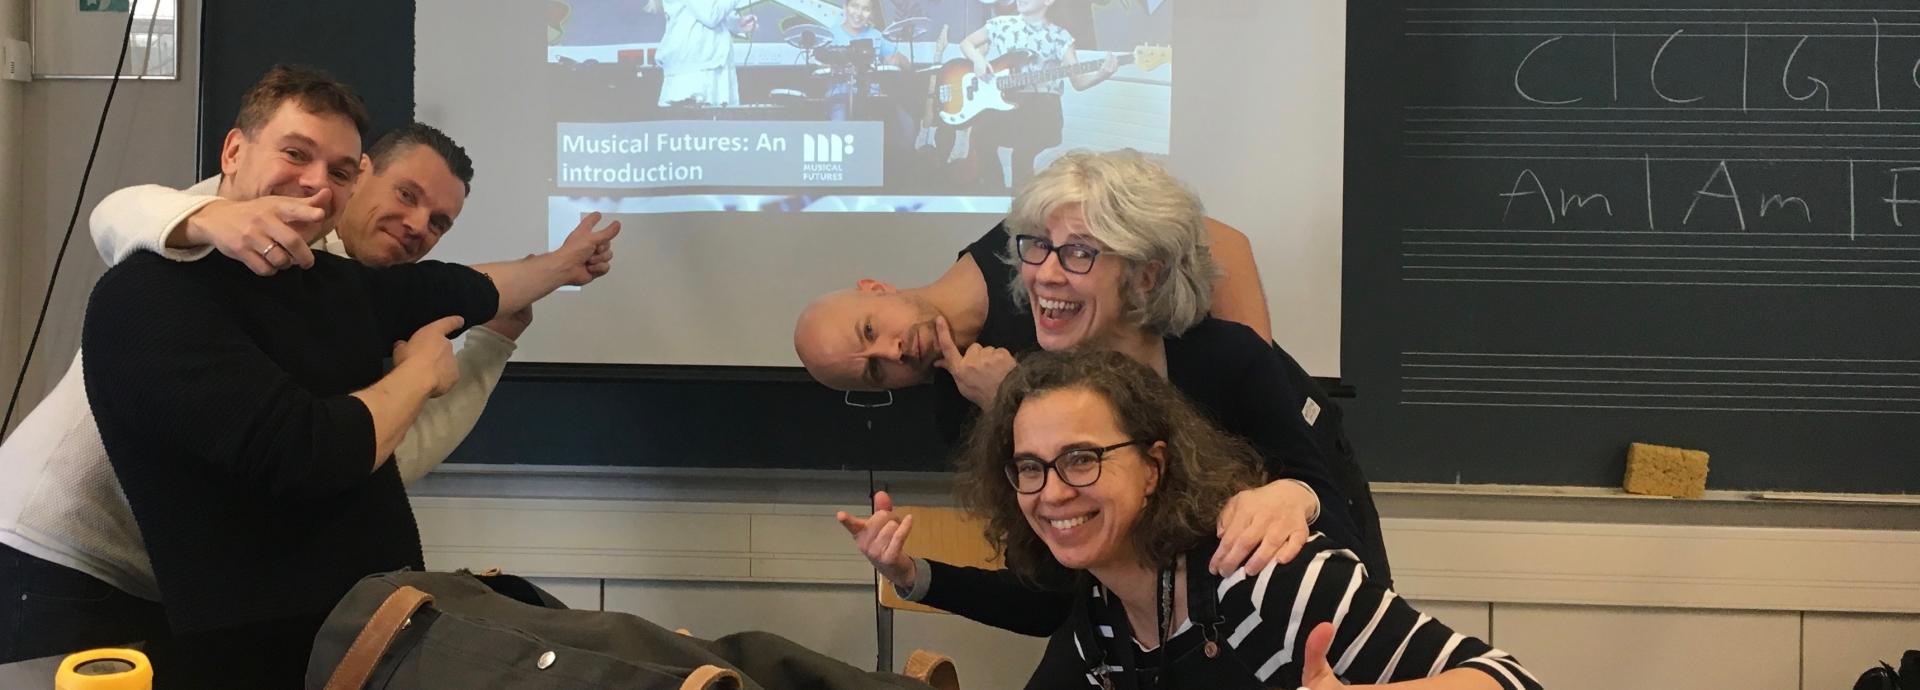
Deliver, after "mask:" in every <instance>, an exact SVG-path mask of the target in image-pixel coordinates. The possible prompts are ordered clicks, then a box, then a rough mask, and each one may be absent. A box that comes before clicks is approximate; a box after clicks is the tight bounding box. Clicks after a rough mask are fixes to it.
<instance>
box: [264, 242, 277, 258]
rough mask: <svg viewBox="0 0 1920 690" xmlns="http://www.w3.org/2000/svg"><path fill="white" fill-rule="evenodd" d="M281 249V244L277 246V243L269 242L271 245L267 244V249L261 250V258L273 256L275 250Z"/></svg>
mask: <svg viewBox="0 0 1920 690" xmlns="http://www.w3.org/2000/svg"><path fill="white" fill-rule="evenodd" d="M279 248H280V245H279V244H275V243H272V242H269V243H267V246H266V248H264V249H261V250H260V256H263V257H264V256H267V255H269V254H272V253H273V250H275V249H279Z"/></svg>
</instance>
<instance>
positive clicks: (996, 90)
mask: <svg viewBox="0 0 1920 690" xmlns="http://www.w3.org/2000/svg"><path fill="white" fill-rule="evenodd" d="M1174 3H1175V0H1052V1H1049V0H1008V1H1006V2H996V1H993V0H987V1H985V2H983V1H982V0H567V1H561V0H546V6H547V12H546V19H547V26H546V40H547V65H546V75H547V79H546V84H545V85H544V86H545V91H546V93H547V98H546V99H545V100H546V101H547V106H546V108H547V112H548V113H549V114H550V115H551V118H550V119H547V120H544V121H543V122H542V123H541V125H540V126H542V127H543V128H546V127H550V129H547V130H546V131H544V132H541V133H539V136H542V137H546V138H547V139H548V140H550V141H552V142H553V155H552V159H551V168H550V170H551V178H550V179H551V187H550V189H549V194H548V215H549V218H550V219H551V220H552V221H553V222H554V223H556V224H557V225H556V227H562V228H571V227H572V225H573V223H574V220H573V219H577V218H578V216H579V214H580V213H582V212H585V211H589V210H598V211H610V212H619V213H680V212H699V211H848V212H889V213H891V212H921V211H924V212H945V213H955V212H959V213H966V212H979V213H1004V212H1005V211H1006V204H1007V197H1008V194H1009V189H1010V187H1011V186H1013V185H1016V184H1018V183H1019V182H1020V181H1022V180H1024V179H1025V178H1026V177H1027V176H1028V175H1031V174H1032V171H1033V170H1034V169H1035V168H1036V167H1037V166H1044V165H1045V164H1046V163H1047V162H1048V161H1050V160H1052V158H1053V157H1054V156H1057V155H1059V154H1060V153H1063V152H1065V151H1068V150H1072V149H1079V148H1089V149H1098V150H1107V149H1116V148H1133V149H1138V150H1141V151H1144V152H1147V153H1151V154H1163V155H1164V154H1170V153H1172V152H1171V151H1170V150H1169V148H1170V147H1169V141H1168V140H1169V136H1168V132H1169V122H1170V120H1171V116H1172V112H1171V111H1172V107H1173V106H1172V98H1173V64H1172V63H1173V48H1172V36H1173V17H1172V14H1173V11H1174V7H1173V5H1174ZM527 28H528V29H529V30H531V29H533V27H527ZM534 35H535V34H532V33H531V31H529V34H528V38H530V39H531V38H532V36H534ZM504 95H505V97H506V98H508V99H511V98H512V94H510V93H509V94H504ZM532 134H534V133H531V132H529V135H532Z"/></svg>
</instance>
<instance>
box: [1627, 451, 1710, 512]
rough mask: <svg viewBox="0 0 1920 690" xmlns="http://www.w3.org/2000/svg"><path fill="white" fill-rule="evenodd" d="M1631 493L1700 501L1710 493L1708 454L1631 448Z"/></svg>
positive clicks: (1629, 461)
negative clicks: (1708, 485) (1708, 484)
mask: <svg viewBox="0 0 1920 690" xmlns="http://www.w3.org/2000/svg"><path fill="white" fill-rule="evenodd" d="M1626 489H1627V493H1631V494H1645V495H1648V496H1673V497H1676V498H1699V497H1701V496H1704V495H1706V493H1707V452H1706V451H1704V450H1687V449H1685V448H1669V447H1667V446H1656V445H1651V444H1646V443H1635V444H1633V445H1630V446H1628V447H1627V481H1626Z"/></svg>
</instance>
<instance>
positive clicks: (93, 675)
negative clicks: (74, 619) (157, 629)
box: [53, 649, 153, 690]
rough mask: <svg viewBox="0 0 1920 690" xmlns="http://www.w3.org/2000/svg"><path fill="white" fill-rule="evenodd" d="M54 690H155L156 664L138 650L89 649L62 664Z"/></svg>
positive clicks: (63, 660)
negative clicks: (154, 674) (154, 672)
mask: <svg viewBox="0 0 1920 690" xmlns="http://www.w3.org/2000/svg"><path fill="white" fill-rule="evenodd" d="M53 690H153V664H152V663H149V662H148V661H147V655H145V654H141V653H140V651H139V650H135V649H90V650H87V651H84V652H80V653H77V654H73V655H70V656H68V657H67V658H65V659H62V660H61V661H60V672H59V673H57V674H55V675H54V677H53Z"/></svg>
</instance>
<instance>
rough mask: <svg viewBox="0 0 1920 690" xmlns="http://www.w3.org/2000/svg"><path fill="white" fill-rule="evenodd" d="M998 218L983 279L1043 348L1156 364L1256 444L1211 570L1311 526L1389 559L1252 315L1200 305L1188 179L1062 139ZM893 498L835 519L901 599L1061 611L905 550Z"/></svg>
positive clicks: (1201, 253) (1236, 563) (971, 374)
mask: <svg viewBox="0 0 1920 690" xmlns="http://www.w3.org/2000/svg"><path fill="white" fill-rule="evenodd" d="M1006 226H1007V228H1008V235H1010V237H1009V238H1008V239H1007V240H1006V242H1007V246H1008V248H1009V252H1008V253H1009V254H1010V255H1011V256H1010V257H1009V258H1007V259H1006V260H1007V262H1008V263H1009V264H1010V266H1009V268H1012V267H1017V268H1018V274H1017V276H1012V277H1011V279H1010V280H1009V281H1007V282H1010V283H1011V284H1006V283H1002V285H1001V286H999V287H996V286H995V285H994V282H992V278H991V277H990V278H989V281H990V282H989V289H990V290H991V291H994V293H995V294H993V300H994V302H995V303H996V305H997V306H996V309H995V310H996V311H997V310H998V308H999V305H998V303H1002V302H1010V304H1006V305H1003V306H1004V308H1006V309H1010V310H1026V311H1029V312H1031V313H1032V320H1033V327H1034V329H1035V332H1036V335H1037V337H1038V341H1039V345H1040V346H1041V347H1042V348H1043V349H1045V350H1049V351H1059V350H1067V349H1074V348H1092V349H1103V350H1113V351H1118V352H1121V353H1124V354H1126V355H1128V356H1130V357H1131V358H1133V359H1134V360H1136V361H1139V362H1141V363H1142V364H1145V365H1147V366H1149V367H1151V368H1152V369H1153V370H1154V371H1156V372H1157V373H1159V374H1160V375H1161V376H1163V377H1166V378H1167V379H1168V380H1169V381H1170V382H1171V383H1172V384H1173V385H1174V386H1175V387H1177V388H1178V389H1179V390H1180V391H1181V392H1182V393H1183V394H1184V395H1186V396H1187V397H1188V398H1189V399H1190V400H1192V401H1193V402H1194V403H1195V404H1196V405H1197V406H1198V407H1199V408H1200V409H1202V410H1203V411H1204V412H1205V413H1206V414H1207V415H1208V416H1209V417H1210V418H1211V421H1212V422H1213V423H1215V424H1217V425H1219V426H1220V427H1221V428H1223V429H1225V430H1226V431H1227V432H1229V433H1231V434H1234V435H1236V436H1239V437H1241V438H1244V439H1246V440H1248V441H1249V442H1250V443H1251V444H1252V445H1253V446H1254V447H1255V448H1256V449H1257V450H1258V451H1259V454H1260V457H1261V460H1262V464H1263V467H1261V468H1259V469H1260V470H1262V471H1263V473H1264V474H1265V475H1266V476H1267V477H1269V478H1272V479H1273V481H1271V482H1269V483H1267V484H1265V485H1262V486H1258V487H1254V488H1249V489H1247V490H1245V491H1242V492H1239V493H1238V494H1236V495H1235V496H1233V498H1232V499H1231V500H1230V501H1228V502H1227V503H1226V505H1225V507H1224V510H1223V511H1222V512H1221V514H1220V519H1219V520H1218V522H1217V525H1218V526H1217V536H1219V537H1220V538H1221V543H1220V546H1219V547H1218V549H1217V550H1216V552H1215V554H1214V556H1213V558H1212V559H1211V561H1210V563H1209V564H1208V569H1209V570H1211V571H1213V572H1216V573H1220V574H1223V575H1224V574H1227V573H1230V572H1233V571H1235V570H1238V569H1240V568H1241V566H1242V564H1243V563H1244V564H1245V566H1246V567H1247V568H1248V569H1250V570H1253V571H1258V570H1259V569H1261V568H1264V567H1265V566H1266V564H1268V563H1270V562H1280V563H1286V562H1289V561H1291V560H1292V559H1293V557H1294V556H1295V555H1296V554H1297V553H1299V551H1300V549H1301V548H1302V547H1303V545H1304V544H1305V543H1306V542H1307V539H1308V534H1309V530H1308V526H1309V525H1312V527H1313V529H1314V530H1316V531H1319V532H1321V533H1324V534H1325V535H1327V537H1328V538H1330V539H1331V540H1332V541H1333V542H1335V543H1338V544H1341V545H1343V546H1346V547H1349V548H1354V549H1356V550H1357V551H1360V552H1361V553H1362V554H1369V553H1371V554H1381V555H1380V556H1379V557H1378V558H1377V559H1369V558H1363V559H1362V560H1371V561H1375V562H1378V563H1380V566H1378V567H1375V569H1376V570H1377V571H1380V572H1382V573H1384V571H1385V568H1384V560H1385V559H1384V555H1383V553H1382V552H1380V551H1379V550H1378V549H1373V548H1368V547H1370V546H1372V545H1371V544H1369V543H1368V541H1367V540H1365V539H1362V538H1361V537H1360V534H1361V533H1360V531H1359V530H1358V529H1356V527H1355V526H1354V524H1353V522H1352V521H1351V519H1350V516H1349V514H1348V511H1347V503H1346V501H1345V500H1344V498H1343V497H1342V495H1341V493H1340V491H1339V490H1337V489H1336V488H1335V484H1334V483H1333V481H1332V480H1331V478H1330V473H1329V471H1328V469H1327V461H1326V459H1325V454H1324V453H1323V452H1322V451H1321V450H1320V448H1319V447H1318V446H1317V445H1316V444H1315V442H1314V440H1313V436H1312V432H1311V431H1310V430H1309V426H1310V425H1311V424H1313V422H1314V421H1315V420H1312V419H1309V418H1308V417H1311V416H1312V415H1311V414H1310V413H1309V412H1303V410H1311V409H1313V408H1312V406H1311V405H1309V404H1308V403H1309V401H1310V399H1309V398H1308V397H1307V396H1306V395H1305V393H1304V392H1302V391H1301V390H1299V388H1298V387H1297V386H1296V385H1294V384H1293V382H1292V381H1291V380H1290V377H1289V376H1288V366H1289V361H1288V360H1284V359H1283V353H1280V352H1278V351H1277V350H1276V349H1275V348H1274V347H1273V345H1272V344H1271V343H1269V342H1268V341H1267V340H1266V339H1265V338H1263V337H1261V336H1260V335H1258V334H1256V333H1254V332H1253V330H1252V329H1250V328H1247V327H1246V326H1243V325H1240V324H1236V323H1231V322H1227V321H1221V320H1218V319H1214V318H1211V317H1209V316H1208V309H1209V307H1210V297H1209V295H1210V294H1211V292H1212V286H1213V283H1214V281H1215V280H1217V279H1218V273H1219V271H1218V269H1217V268H1216V267H1215V264H1214V262H1213V258H1212V256H1211V253H1210V252H1209V251H1208V247H1207V241H1206V237H1207V234H1206V228H1205V216H1204V211H1203V209H1202V207H1201V204H1200V201H1199V198H1198V197H1197V196H1195V195H1194V193H1193V192H1192V191H1191V190H1190V189H1188V188H1187V187H1186V186H1185V185H1183V184H1181V183H1180V181H1179V180H1178V179H1176V178H1174V177H1173V176H1172V175H1171V174H1169V173H1168V172H1167V171H1166V170H1165V169H1164V168H1162V167H1161V166H1159V165H1157V164H1154V163H1152V162H1150V161H1148V160H1146V159H1145V157H1143V156H1141V155H1140V154H1139V153H1137V152H1133V151H1121V152H1113V153H1098V154H1096V153H1084V152H1076V153H1071V154H1068V155H1067V156H1065V157H1063V158H1061V159H1060V160H1058V161H1056V162H1055V163H1054V164H1053V165H1051V166H1049V167H1048V168H1047V169H1045V170H1043V171H1041V172H1040V173H1039V174H1038V175H1036V176H1035V177H1034V179H1033V180H1032V181H1031V182H1030V183H1029V184H1027V185H1026V186H1025V187H1023V188H1022V189H1021V191H1020V193H1019V194H1018V195H1017V196H1016V197H1015V199H1014V202H1013V208H1012V210H1011V213H1010V214H1009V216H1008V218H1007V221H1006ZM943 339H944V338H943ZM945 347H947V348H948V349H949V352H948V353H947V354H946V360H947V363H946V365H945V367H944V368H946V369H947V370H948V371H949V372H952V374H953V376H954V378H955V380H956V384H957V385H958V386H959V387H960V388H961V389H962V390H967V389H974V390H993V389H995V388H997V387H998V386H999V383H1000V381H999V379H1000V378H1001V377H1004V376H1005V372H1004V371H995V370H994V369H992V368H989V367H982V368H978V369H976V368H974V367H969V366H967V364H966V359H967V357H968V355H965V354H961V353H959V352H957V351H952V348H951V346H950V345H948V346H945ZM976 377H977V378H976ZM970 379H971V380H970ZM982 379H991V380H982ZM890 508H891V505H890V504H889V503H888V502H887V501H886V498H885V497H884V496H881V497H879V498H878V499H877V500H876V512H875V514H874V515H873V516H872V517H871V518H869V519H867V520H864V521H863V520H859V519H855V518H851V517H846V516H844V515H843V516H842V522H843V523H845V524H846V525H847V527H848V529H849V531H852V532H854V535H855V541H856V543H857V544H858V545H859V547H860V548H861V551H862V552H863V553H864V554H865V555H866V556H867V557H868V559H869V560H871V561H872V562H873V563H874V566H875V567H876V569H878V570H879V571H880V572H881V574H882V575H884V576H886V577H887V578H888V580H890V581H892V582H893V583H894V584H895V585H896V586H897V587H899V588H900V590H901V591H902V593H903V594H905V595H906V596H908V598H910V599H915V600H919V601H921V602H922V603H926V604H928V605H931V606H935V607H938V608H941V609H944V610H947V611H950V612H953V613H957V614H960V615H963V616H966V617H968V618H971V619H973V620H976V621H979V622H982V623H987V624H989V625H994V626H996V627H1001V628H1005V629H1008V630H1012V631H1015V632H1022V633H1026V634H1032V635H1045V634H1049V633H1051V632H1053V630H1054V629H1055V628H1057V627H1058V626H1059V624H1060V623H1061V622H1062V621H1064V620H1065V618H1066V614H1067V610H1068V607H1069V606H1070V603H1071V600H1070V598H1068V597H1066V596H1064V595H1063V594H1061V593H1058V592H1046V591H1035V590H1032V589H1031V588H1026V590H1027V591H1026V592H1025V593H1022V592H1021V591H1019V590H1021V589H1022V588H1023V587H1022V585H1021V583H1019V582H1018V581H1017V580H1016V579H1015V578H1013V577H1012V576H1011V575H1010V574H1009V573H1007V572H1006V571H985V570H978V569H969V568H960V567H955V566H950V565H946V564H941V563H935V562H930V561H926V560H921V559H914V558H912V557H911V556H910V555H909V554H908V553H906V550H905V548H904V542H905V538H906V534H907V533H908V532H909V531H910V524H901V523H897V522H896V521H895V519H894V516H893V515H892V513H891V510H890ZM1371 565H1372V564H1370V566H1371ZM1010 602H1018V603H1017V604H1014V605H1010Z"/></svg>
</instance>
